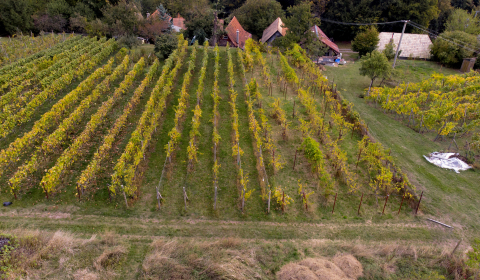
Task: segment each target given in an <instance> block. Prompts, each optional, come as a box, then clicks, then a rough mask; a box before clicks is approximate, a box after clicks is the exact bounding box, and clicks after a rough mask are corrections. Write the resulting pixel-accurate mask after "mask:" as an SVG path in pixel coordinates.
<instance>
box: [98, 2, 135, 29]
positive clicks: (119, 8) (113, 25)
mask: <svg viewBox="0 0 480 280" xmlns="http://www.w3.org/2000/svg"><path fill="white" fill-rule="evenodd" d="M137 13H139V11H138V9H137V7H136V6H135V5H134V4H132V3H127V1H126V0H122V1H120V2H118V4H117V5H108V6H106V7H105V8H104V9H103V15H104V18H103V22H105V23H106V24H107V25H108V27H109V33H110V35H112V36H122V35H130V34H133V33H134V29H135V27H136V26H137V24H138V21H139V18H138V16H137Z"/></svg>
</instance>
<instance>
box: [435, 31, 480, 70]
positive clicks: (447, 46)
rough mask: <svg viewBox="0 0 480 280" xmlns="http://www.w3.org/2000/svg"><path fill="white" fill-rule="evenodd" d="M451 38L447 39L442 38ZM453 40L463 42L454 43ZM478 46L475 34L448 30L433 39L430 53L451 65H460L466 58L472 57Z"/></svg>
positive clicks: (436, 58) (438, 59)
mask: <svg viewBox="0 0 480 280" xmlns="http://www.w3.org/2000/svg"><path fill="white" fill-rule="evenodd" d="M443 37H444V38H449V39H448V40H449V41H446V40H445V39H442V38H443ZM451 41H455V42H463V43H459V44H461V45H463V46H460V45H459V44H454V43H452V42H451ZM477 48H478V42H477V38H476V36H475V35H471V34H468V33H465V32H463V31H446V32H444V33H442V34H440V36H439V37H438V38H437V39H435V41H433V45H432V49H431V50H430V53H431V54H432V56H433V58H434V59H435V60H437V61H440V62H441V63H443V64H446V65H448V66H450V67H459V66H460V65H461V63H462V62H463V59H464V58H467V57H472V56H473V53H474V52H473V50H475V49H477Z"/></svg>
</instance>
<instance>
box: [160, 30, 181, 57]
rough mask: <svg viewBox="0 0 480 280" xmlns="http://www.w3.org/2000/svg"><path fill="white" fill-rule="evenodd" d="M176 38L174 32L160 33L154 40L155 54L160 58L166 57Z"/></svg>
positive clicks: (170, 51) (175, 44) (176, 41)
mask: <svg viewBox="0 0 480 280" xmlns="http://www.w3.org/2000/svg"><path fill="white" fill-rule="evenodd" d="M177 44H178V38H177V36H176V35H174V34H169V33H166V34H162V35H161V36H158V37H157V39H156V40H155V49H154V52H155V55H156V56H157V57H158V58H160V59H166V58H167V57H168V56H169V55H170V54H171V53H172V52H173V51H174V50H175V49H176V48H177Z"/></svg>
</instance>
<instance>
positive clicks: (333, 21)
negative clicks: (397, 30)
mask: <svg viewBox="0 0 480 280" xmlns="http://www.w3.org/2000/svg"><path fill="white" fill-rule="evenodd" d="M320 20H321V21H326V22H330V23H336V24H342V25H357V26H361V25H385V24H394V23H400V22H401V23H403V22H405V21H404V20H397V21H389V22H371V23H358V22H341V21H335V20H331V19H326V18H320Z"/></svg>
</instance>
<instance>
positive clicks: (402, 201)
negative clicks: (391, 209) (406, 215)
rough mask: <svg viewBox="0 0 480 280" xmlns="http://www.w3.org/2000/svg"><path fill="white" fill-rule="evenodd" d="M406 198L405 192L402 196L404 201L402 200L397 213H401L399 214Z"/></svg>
mask: <svg viewBox="0 0 480 280" xmlns="http://www.w3.org/2000/svg"><path fill="white" fill-rule="evenodd" d="M404 199H405V194H403V196H402V202H400V208H398V213H397V215H399V214H400V210H402V204H403V200H404Z"/></svg>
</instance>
